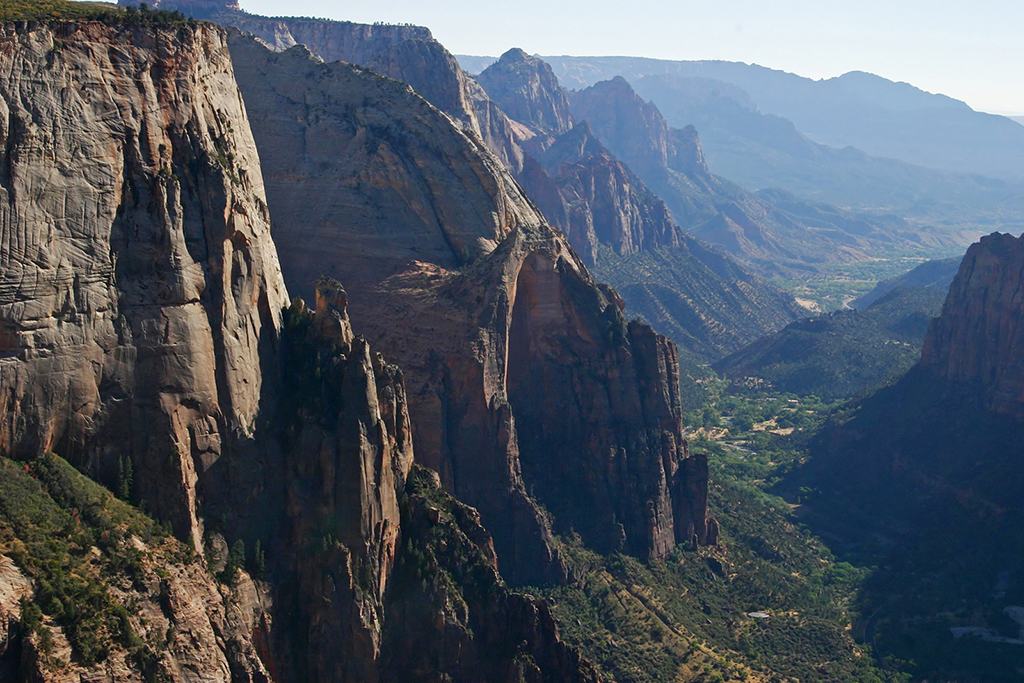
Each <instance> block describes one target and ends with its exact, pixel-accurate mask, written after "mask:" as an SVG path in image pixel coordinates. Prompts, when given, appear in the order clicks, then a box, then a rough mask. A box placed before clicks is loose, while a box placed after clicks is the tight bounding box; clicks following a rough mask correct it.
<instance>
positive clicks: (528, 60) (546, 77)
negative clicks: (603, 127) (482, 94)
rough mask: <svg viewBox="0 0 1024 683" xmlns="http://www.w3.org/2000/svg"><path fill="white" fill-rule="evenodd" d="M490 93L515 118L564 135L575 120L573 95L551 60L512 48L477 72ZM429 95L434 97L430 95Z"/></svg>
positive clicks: (552, 132)
mask: <svg viewBox="0 0 1024 683" xmlns="http://www.w3.org/2000/svg"><path fill="white" fill-rule="evenodd" d="M477 82H478V83H480V85H481V86H483V89H484V90H486V91H487V95H488V96H489V97H490V98H491V99H492V100H494V102H495V103H496V104H497V105H498V106H499V107H501V109H502V111H504V112H505V114H506V115H508V116H509V117H511V118H512V119H513V120H515V121H518V122H519V123H523V124H526V125H528V126H531V127H533V128H536V129H538V130H540V131H544V132H548V133H551V134H554V135H561V134H562V133H565V132H567V131H569V130H570V129H571V128H572V127H573V125H574V124H575V121H574V120H573V116H572V112H571V111H570V108H569V98H568V97H566V95H565V91H564V90H563V89H562V87H561V86H560V85H559V84H558V78H556V77H555V73H554V72H553V71H552V70H551V67H550V66H549V65H548V63H547V62H545V61H543V60H542V59H538V58H537V57H530V56H529V55H527V54H526V53H525V52H523V51H522V50H521V49H519V48H512V49H511V50H509V51H508V52H506V53H505V54H503V55H502V56H501V58H500V59H499V60H498V61H496V62H495V63H494V64H492V65H491V66H489V67H487V69H485V70H484V71H483V72H481V73H480V75H479V76H477ZM427 99H430V98H429V97H428V98H427Z"/></svg>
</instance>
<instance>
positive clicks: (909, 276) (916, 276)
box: [853, 257, 961, 308]
mask: <svg viewBox="0 0 1024 683" xmlns="http://www.w3.org/2000/svg"><path fill="white" fill-rule="evenodd" d="M960 261H961V258H960V257H955V258H949V259H941V260H938V261H925V262H924V263H922V264H921V265H919V266H916V267H914V268H913V269H911V270H909V271H907V272H906V273H904V274H903V275H898V276H896V277H893V278H889V279H887V280H882V281H880V282H879V283H878V284H877V285H875V288H874V289H872V290H871V291H870V292H868V293H867V294H865V295H864V296H862V297H860V298H859V299H857V300H856V301H854V302H853V307H854V308H867V307H868V306H870V305H871V304H872V303H874V302H875V301H877V300H878V299H880V298H881V297H883V296H885V295H886V294H888V293H889V292H891V291H893V290H894V289H896V288H897V287H930V288H931V289H934V290H936V291H939V292H943V293H945V292H948V291H949V285H950V284H951V283H952V282H953V278H954V277H955V276H956V272H957V270H958V269H959V268H960Z"/></svg>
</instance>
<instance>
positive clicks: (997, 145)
mask: <svg viewBox="0 0 1024 683" xmlns="http://www.w3.org/2000/svg"><path fill="white" fill-rule="evenodd" d="M459 59H460V62H461V63H462V64H463V65H464V66H467V67H469V69H470V70H471V71H472V70H473V68H476V67H479V66H480V65H481V64H486V63H487V61H488V60H489V59H490V58H478V57H459ZM546 59H549V60H550V61H551V64H552V67H553V69H554V71H555V73H556V74H557V75H558V77H559V78H560V79H561V82H562V84H563V85H565V86H566V87H569V88H575V89H580V88H585V87H589V86H591V85H593V84H594V83H596V82H598V81H600V80H605V79H609V78H612V77H614V76H616V75H621V76H623V77H625V78H626V79H627V80H628V81H629V82H630V83H631V85H632V86H633V87H634V89H635V90H636V92H637V93H638V94H639V95H641V96H642V97H643V98H645V99H649V100H651V101H653V102H654V103H655V104H656V105H657V106H658V108H659V109H660V110H661V112H662V114H663V115H664V116H665V118H666V120H667V121H668V123H669V125H671V126H673V127H676V128H684V127H685V126H687V125H694V126H695V127H696V128H697V130H698V132H699V133H700V135H701V139H702V141H703V145H704V152H705V154H706V155H707V161H708V166H709V167H710V169H711V170H712V171H713V172H714V173H716V174H720V175H722V176H724V177H726V178H729V179H730V180H732V181H733V182H736V183H738V184H740V185H741V186H743V187H745V188H747V189H750V190H754V191H757V190H762V189H766V188H773V187H782V188H785V189H787V190H789V191H791V192H794V193H795V194H797V195H799V196H802V197H805V198H808V199H813V200H816V201H822V202H827V203H830V204H834V205H837V206H840V207H845V208H850V209H856V210H861V211H868V212H872V213H876V214H881V213H895V214H898V215H900V216H901V217H903V218H906V219H907V220H911V221H913V222H915V223H918V224H922V225H923V224H932V225H938V226H948V227H956V228H958V229H960V230H964V231H967V232H968V236H969V237H970V238H971V239H974V238H976V237H977V236H978V235H979V234H981V233H984V232H989V231H992V230H1003V231H1009V232H1013V231H1015V230H1021V229H1024V221H1022V218H1021V216H1022V215H1024V184H1022V181H1021V174H1022V173H1024V164H1022V162H1021V159H1022V158H1024V157H1022V156H1021V153H1020V151H1021V150H1024V129H1022V128H1021V127H1020V126H1016V125H1013V124H1014V122H1012V121H1010V120H1009V119H1007V118H1005V117H998V116H992V115H989V114H982V113H979V112H975V111H973V110H971V109H970V108H969V107H967V105H965V104H963V103H962V102H958V101H956V100H953V99H951V98H948V97H945V96H941V95H932V94H929V93H925V92H923V91H920V90H918V89H916V88H913V87H912V86H909V85H907V84H900V83H893V82H891V81H886V80H885V79H881V78H878V77H875V76H870V75H869V74H863V73H852V74H847V75H845V76H842V77H840V78H837V79H831V80H829V81H812V80H810V79H806V78H801V77H799V76H795V75H793V74H787V73H784V72H780V71H773V70H771V69H765V68H763V67H755V66H748V65H744V64H737V63H730V62H666V61H659V60H647V59H634V58H619V57H600V58H598V57H595V58H576V57H555V58H546Z"/></svg>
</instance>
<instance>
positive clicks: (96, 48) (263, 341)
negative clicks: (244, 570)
mask: <svg viewBox="0 0 1024 683" xmlns="http://www.w3.org/2000/svg"><path fill="white" fill-rule="evenodd" d="M0 44H2V46H3V49H2V55H0V61H2V62H3V66H2V69H0V71H2V76H0V107H2V112H0V114H2V115H0V136H2V137H3V140H4V152H3V156H2V158H0V195H2V199H3V201H0V233H2V238H0V245H2V246H0V265H2V268H0V378H2V386H3V390H2V392H0V450H2V451H3V452H4V453H7V454H11V455H14V456H19V457H20V456H28V455H32V454H34V453H37V452H42V451H55V452H57V453H59V454H61V455H63V456H64V457H66V458H67V459H69V460H71V461H73V462H75V463H76V464H79V465H80V466H82V467H84V468H86V469H87V470H89V471H91V472H94V473H95V474H96V476H99V477H100V478H106V479H108V480H109V479H110V478H111V477H112V476H113V475H114V469H115V468H116V466H117V462H118V458H119V457H122V456H125V457H129V458H131V460H132V461H133V462H134V465H135V471H136V472H137V477H136V479H135V482H136V491H135V495H137V497H138V498H139V499H144V500H145V501H146V502H147V504H148V505H149V506H150V509H151V510H152V511H153V512H154V513H156V514H157V515H158V516H160V517H161V518H163V519H168V520H170V521H171V523H172V524H173V526H174V529H175V532H176V533H177V534H178V535H179V536H180V537H181V538H185V539H188V540H189V542H190V543H191V544H192V545H193V547H195V548H196V549H201V547H202V536H203V525H202V520H201V513H200V512H199V510H200V508H201V506H202V503H201V500H200V499H201V497H202V489H203V487H204V486H205V485H206V483H207V482H210V484H211V485H213V480H214V479H216V478H217V477H218V476H220V475H219V472H220V471H222V470H223V469H224V463H223V462H221V461H222V458H224V457H226V456H228V455H229V451H230V444H229V442H230V440H231V439H233V438H237V439H240V440H245V439H248V438H251V437H252V435H253V434H254V433H255V430H256V418H257V415H258V413H259V403H260V395H261V388H262V383H263V372H262V369H261V368H262V358H263V356H264V354H265V353H267V349H268V348H269V347H272V346H273V343H274V338H275V336H276V329H277V327H278V326H279V324H280V316H281V309H282V307H283V306H284V304H285V303H286V301H287V294H286V291H285V286H284V281H283V279H282V277H281V272H280V267H279V265H278V260H277V253H276V251H275V249H274V244H273V242H272V240H271V237H270V215H269V213H268V210H267V206H266V202H265V199H264V197H265V195H264V192H263V179H262V176H261V173H260V170H259V159H258V157H257V153H256V146H255V143H254V142H253V138H252V135H251V133H250V131H249V127H248V123H247V116H246V112H245V107H244V105H243V103H242V99H241V95H240V93H239V91H238V88H237V86H236V85H235V81H234V76H233V73H232V70H231V62H230V56H229V55H228V52H227V50H226V44H225V39H224V34H223V32H222V31H221V30H219V29H217V28H215V27H213V26H209V25H199V26H186V25H182V26H180V27H177V28H167V29H141V28H132V27H111V26H107V25H103V24H99V23H80V24H79V23H72V22H69V23H61V24H54V25H45V24H27V25H26V24H19V25H15V24H10V23H8V24H5V25H4V26H3V28H2V34H0ZM43 65H46V67H45V68H43Z"/></svg>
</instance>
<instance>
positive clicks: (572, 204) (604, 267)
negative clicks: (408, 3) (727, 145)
mask: <svg viewBox="0 0 1024 683" xmlns="http://www.w3.org/2000/svg"><path fill="white" fill-rule="evenodd" d="M488 74H491V76H488ZM545 76H551V77H550V78H547V77H545ZM480 82H481V83H482V84H483V85H484V86H486V87H487V88H488V89H489V91H488V94H490V95H492V96H493V97H494V98H495V99H496V100H497V101H498V102H500V103H501V104H502V106H503V107H505V108H506V109H508V110H511V111H517V112H522V114H521V115H522V116H525V117H526V118H527V121H529V122H531V123H530V126H531V131H532V133H533V137H530V138H524V139H523V140H522V146H523V147H524V148H525V149H526V150H528V151H529V152H530V153H531V154H533V155H535V156H536V158H537V159H538V160H539V162H540V163H537V162H536V161H534V160H533V158H531V157H529V156H527V157H526V159H525V163H524V164H523V167H522V170H521V171H519V172H518V174H517V176H516V178H517V180H518V181H519V183H520V184H521V185H522V186H523V188H524V189H525V190H526V191H527V193H528V194H529V196H530V198H531V199H533V201H534V202H536V204H537V206H538V207H539V208H540V209H541V210H542V211H543V212H544V215H545V217H546V218H547V219H548V220H549V221H551V222H552V223H553V224H554V225H556V226H558V227H559V228H561V229H562V231H563V232H564V233H565V235H566V237H568V238H569V241H570V243H571V244H572V246H573V248H574V249H576V251H577V252H578V253H579V254H580V255H581V256H582V257H583V260H584V261H585V262H586V264H587V266H588V267H590V268H594V269H596V270H597V272H599V273H600V277H601V278H602V279H605V280H606V281H610V282H612V283H613V284H614V286H615V287H616V288H617V289H618V290H619V292H620V293H622V294H623V297H624V299H625V301H626V304H627V306H628V307H629V308H630V310H631V311H633V312H637V313H641V314H642V315H644V316H645V317H646V319H647V320H649V321H650V322H651V324H653V325H654V326H655V328H656V329H658V331H660V332H663V333H665V334H668V335H669V336H670V337H671V338H672V339H673V340H674V341H675V342H676V343H677V344H679V345H680V346H682V347H684V348H685V349H686V350H688V351H690V352H692V353H695V354H697V355H698V356H700V357H704V358H712V359H714V358H718V357H721V355H724V354H725V353H727V352H729V351H734V350H736V349H738V348H739V347H740V346H742V345H743V344H746V343H749V342H751V341H753V340H755V339H757V338H758V337H761V336H763V335H765V334H766V333H770V332H773V331H775V330H777V329H779V328H780V327H782V326H783V325H785V324H786V323H788V322H791V321H793V320H796V319H797V318H798V317H799V316H800V315H801V313H802V310H801V309H800V308H799V306H797V304H796V303H795V301H793V299H792V297H790V296H788V295H786V294H785V293H783V292H782V291H780V290H777V289H775V288H773V287H772V286H770V285H769V284H767V283H765V282H763V281H761V280H760V279H759V278H758V277H756V276H755V275H753V274H752V273H750V272H748V271H747V270H746V269H744V268H742V267H740V266H739V265H738V264H736V263H732V262H731V261H730V259H729V258H728V257H727V256H725V255H724V254H718V253H715V252H714V251H713V250H711V249H710V248H708V246H707V245H704V244H701V243H699V242H698V241H697V240H695V239H694V238H693V236H692V235H689V234H687V233H686V232H684V231H683V230H681V229H680V228H679V227H678V226H677V225H676V224H675V223H674V222H673V220H672V216H671V213H670V212H669V209H668V206H667V205H666V204H665V202H663V201H662V200H661V199H660V198H658V197H657V196H656V195H655V194H654V193H653V192H651V190H649V189H648V187H647V186H646V185H645V184H644V182H643V181H642V180H640V178H638V177H637V176H636V175H635V174H634V173H633V171H632V170H631V169H630V168H629V166H627V165H626V164H624V163H623V162H622V161H620V160H619V159H618V158H616V157H615V156H613V155H612V154H611V152H609V151H608V150H607V149H606V148H605V147H604V146H603V145H602V144H601V142H600V141H599V140H598V139H597V136H596V135H595V134H594V131H593V128H592V127H591V125H590V123H589V122H588V121H583V122H581V123H580V124H578V125H576V126H574V127H573V128H572V129H571V130H569V131H567V132H565V133H562V134H561V135H558V136H557V137H556V136H555V134H554V133H553V132H552V131H551V130H550V129H545V128H542V127H540V126H539V125H538V121H539V119H537V120H534V119H533V118H531V117H532V116H533V114H531V112H533V111H534V110H535V109H538V108H540V109H541V110H542V111H546V107H545V103H551V102H558V101H562V100H567V96H566V93H565V91H564V89H563V88H561V87H560V86H559V85H558V82H557V80H555V79H554V77H553V76H552V75H551V74H550V67H548V66H547V64H546V63H544V62H542V61H541V60H538V59H535V58H527V57H525V55H524V54H523V53H522V51H518V50H511V51H509V52H508V53H506V55H505V56H504V57H503V58H502V59H501V60H500V61H499V62H498V63H496V64H495V65H493V66H492V67H491V68H489V69H488V70H486V71H485V72H484V73H482V74H481V75H480ZM622 85H623V86H624V87H625V88H626V89H628V87H629V86H628V84H625V82H622ZM634 98H635V96H634ZM627 104H628V103H627ZM641 104H642V103H641ZM623 106H624V107H626V104H624V105H623ZM626 108H628V107H626ZM555 110H556V111H557V108H555ZM656 114H657V111H656V110H652V112H651V117H650V118H651V120H652V121H653V124H652V125H654V124H657V123H658V122H659V121H660V119H659V118H658V116H656ZM597 115H599V116H606V115H607V112H603V111H602V112H597ZM548 118H551V117H550V116H548ZM517 123H518V122H517ZM661 124H662V125H661V128H660V129H661V131H662V133H663V135H662V138H663V140H662V145H661V147H662V148H663V149H662V151H663V154H662V155H661V156H662V157H663V158H664V159H665V160H667V161H666V162H665V163H668V162H669V161H670V162H671V163H673V164H675V165H676V166H678V167H679V168H681V169H685V170H686V171H687V172H689V173H691V175H692V176H693V177H694V178H697V179H698V180H700V181H701V182H702V183H703V185H702V187H703V188H704V189H705V190H706V189H707V187H708V184H709V183H710V182H713V181H714V178H713V177H712V176H711V175H710V173H708V171H707V168H706V166H705V164H704V160H703V155H702V154H701V151H700V141H699V140H698V139H697V137H696V133H695V132H693V131H692V129H689V130H686V131H674V130H669V129H668V128H667V126H665V125H664V122H663V121H661ZM654 128H658V126H657V125H654ZM633 132H634V133H635V132H636V131H633ZM670 155H671V158H670ZM659 158H660V157H659ZM638 163H646V164H647V165H649V166H650V165H652V164H655V162H653V161H651V160H650V159H648V160H646V161H644V160H639V161H638Z"/></svg>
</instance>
